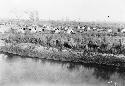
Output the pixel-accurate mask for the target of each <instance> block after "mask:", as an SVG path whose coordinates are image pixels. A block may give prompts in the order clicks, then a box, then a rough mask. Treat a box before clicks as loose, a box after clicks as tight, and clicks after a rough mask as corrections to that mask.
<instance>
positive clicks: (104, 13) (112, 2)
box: [0, 0, 125, 22]
mask: <svg viewBox="0 0 125 86" xmlns="http://www.w3.org/2000/svg"><path fill="white" fill-rule="evenodd" d="M30 11H38V13H39V18H40V19H53V20H62V19H69V20H79V21H108V22H109V21H111V22H125V0H0V18H28V16H29V15H28V14H27V13H26V12H30Z"/></svg>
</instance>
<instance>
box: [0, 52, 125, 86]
mask: <svg viewBox="0 0 125 86" xmlns="http://www.w3.org/2000/svg"><path fill="white" fill-rule="evenodd" d="M0 86H125V68H116V67H109V66H104V65H103V66H102V65H95V64H76V63H66V62H57V61H50V60H49V61H47V60H42V59H32V58H26V57H21V56H17V55H12V54H11V55H10V54H5V53H4V54H3V53H0Z"/></svg>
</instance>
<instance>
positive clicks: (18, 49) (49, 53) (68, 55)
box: [0, 43, 125, 67]
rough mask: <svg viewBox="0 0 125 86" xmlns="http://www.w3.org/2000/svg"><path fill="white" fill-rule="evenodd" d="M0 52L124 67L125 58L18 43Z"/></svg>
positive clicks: (1, 47) (0, 49)
mask: <svg viewBox="0 0 125 86" xmlns="http://www.w3.org/2000/svg"><path fill="white" fill-rule="evenodd" d="M0 51H1V52H7V53H12V54H17V55H20V56H29V57H33V58H43V59H53V60H58V61H67V62H68V61H70V62H83V63H96V64H105V65H114V66H119V67H125V56H124V55H122V54H121V55H113V54H102V53H97V52H87V51H82V52H79V51H72V50H62V51H59V50H58V49H56V48H52V47H50V48H47V47H43V46H41V45H35V44H31V43H20V44H16V45H13V44H12V43H6V45H5V46H3V45H2V46H0Z"/></svg>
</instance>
